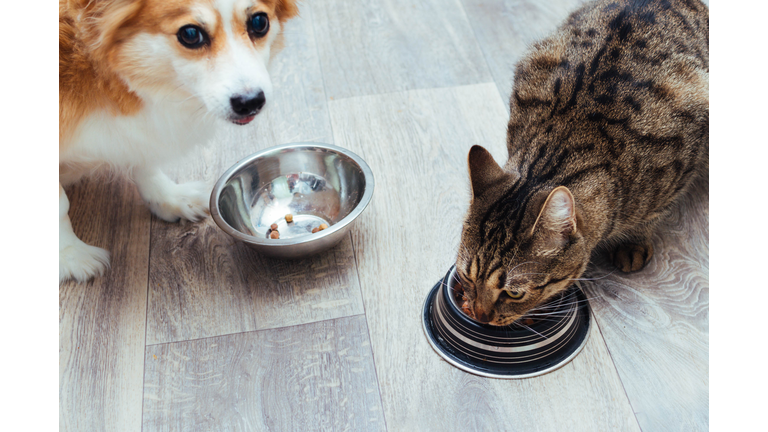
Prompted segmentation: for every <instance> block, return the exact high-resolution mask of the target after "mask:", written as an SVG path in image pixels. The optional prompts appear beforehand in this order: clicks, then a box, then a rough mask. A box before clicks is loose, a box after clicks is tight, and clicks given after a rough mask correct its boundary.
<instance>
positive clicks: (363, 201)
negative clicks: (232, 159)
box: [209, 141, 375, 248]
mask: <svg viewBox="0 0 768 432" xmlns="http://www.w3.org/2000/svg"><path fill="white" fill-rule="evenodd" d="M312 148H319V149H323V150H330V151H332V152H336V153H339V154H342V155H344V156H346V157H348V158H350V159H352V160H353V161H354V162H355V163H356V164H357V165H358V166H359V167H360V170H361V171H362V172H363V178H364V179H365V189H364V191H363V196H362V197H360V201H359V202H358V203H357V205H356V206H355V207H354V208H353V209H352V211H350V212H349V214H347V215H346V216H344V217H343V218H342V219H341V220H340V221H338V222H336V223H335V224H333V225H331V226H330V227H328V228H327V229H324V230H322V231H321V232H319V233H316V234H315V235H311V236H300V237H293V238H289V239H266V238H260V237H255V236H251V235H248V234H244V233H242V232H240V231H238V230H236V229H235V228H233V227H232V226H231V225H229V224H228V223H227V221H225V220H224V218H223V217H221V212H220V210H219V195H220V194H221V192H222V191H223V190H224V186H225V184H226V182H227V181H228V180H229V178H230V177H231V175H232V174H233V173H235V172H237V171H238V170H240V169H242V168H243V167H245V166H247V165H249V164H250V163H252V162H253V161H255V160H256V159H258V158H260V157H263V156H266V155H267V154H269V153H274V152H276V151H280V150H285V149H312ZM374 186H375V180H374V177H373V171H372V170H371V167H369V166H368V164H367V163H366V162H365V161H364V160H363V159H362V158H361V157H360V156H358V155H357V154H355V153H353V152H352V151H350V150H347V149H345V148H342V147H339V146H335V145H332V144H325V143H319V142H311V141H302V142H295V143H287V144H280V145H276V146H272V147H268V148H265V149H263V150H259V151H258V152H256V153H253V154H250V155H248V156H246V157H244V158H243V159H241V160H239V161H238V162H237V163H235V164H234V165H232V166H231V167H230V168H229V169H227V170H226V171H224V173H223V174H222V175H221V176H220V177H219V179H218V181H216V184H215V185H214V187H213V190H212V191H211V198H210V202H209V208H210V211H211V217H212V218H213V221H214V222H216V225H218V226H219V228H221V229H222V230H223V231H224V232H225V233H227V234H229V235H230V236H232V237H234V238H235V239H237V240H240V241H242V242H245V243H248V244H252V245H258V246H267V247H277V248H286V247H290V246H295V245H300V244H307V243H310V242H313V241H316V240H319V239H322V238H325V237H328V236H331V235H333V234H334V233H335V232H337V231H340V230H342V229H344V228H345V227H346V226H347V225H349V224H350V223H351V222H352V221H353V220H355V219H356V218H357V217H358V216H359V215H360V214H361V213H362V212H363V211H364V210H365V209H366V207H368V204H370V202H371V198H372V197H373V189H374Z"/></svg>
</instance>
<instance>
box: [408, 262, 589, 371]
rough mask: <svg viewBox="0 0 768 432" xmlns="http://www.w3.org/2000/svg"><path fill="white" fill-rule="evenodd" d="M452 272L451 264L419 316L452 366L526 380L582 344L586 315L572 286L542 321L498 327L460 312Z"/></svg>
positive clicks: (550, 368) (581, 295)
mask: <svg viewBox="0 0 768 432" xmlns="http://www.w3.org/2000/svg"><path fill="white" fill-rule="evenodd" d="M455 272H456V269H455V267H451V269H450V270H449V271H448V273H447V274H446V275H445V277H444V278H443V279H442V280H441V281H440V282H438V283H437V284H436V285H435V286H434V287H433V288H432V290H431V291H430V293H429V295H428V296H427V299H426V301H425V303H424V314H423V324H424V332H425V333H426V336H427V340H429V343H430V344H431V345H432V348H434V349H435V351H436V352H437V353H438V354H439V355H440V356H442V357H443V358H444V359H445V360H446V361H448V362H449V363H450V364H452V365H453V366H456V367H457V368H459V369H462V370H465V371H467V372H471V373H473V374H476V375H481V376H486V377H492V378H528V377H533V376H537V375H542V374H545V373H547V372H550V371H553V370H555V369H557V368H559V367H561V366H563V365H564V364H566V363H568V362H569V361H571V360H572V359H573V358H574V357H576V355H577V354H578V353H579V352H580V351H581V349H582V348H583V347H584V344H585V343H586V340H587V336H588V334H589V325H590V320H591V318H590V317H591V314H590V311H589V305H588V303H587V298H586V297H585V296H584V293H583V292H582V291H581V289H580V288H579V286H578V285H573V286H571V288H569V289H568V290H566V291H565V292H564V293H562V294H561V295H560V296H559V297H558V298H556V299H555V300H554V301H553V302H552V306H551V307H548V309H547V310H546V313H547V315H546V319H537V320H534V321H533V323H530V321H529V324H530V325H527V326H521V325H518V324H516V323H513V324H511V325H508V326H503V327H499V326H492V325H488V324H482V323H479V322H477V321H475V320H473V319H471V318H469V317H468V316H467V315H465V314H464V312H462V311H461V308H460V306H459V305H458V304H457V300H456V298H455V297H454V295H453V292H454V290H453V286H454V281H456V280H457V278H456V277H455ZM523 320H525V317H523Z"/></svg>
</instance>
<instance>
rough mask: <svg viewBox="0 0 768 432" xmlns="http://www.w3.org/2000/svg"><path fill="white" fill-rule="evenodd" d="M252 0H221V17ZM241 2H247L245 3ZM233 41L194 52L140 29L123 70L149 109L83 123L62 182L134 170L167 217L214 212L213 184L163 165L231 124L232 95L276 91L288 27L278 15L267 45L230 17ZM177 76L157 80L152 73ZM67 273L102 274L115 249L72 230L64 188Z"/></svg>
mask: <svg viewBox="0 0 768 432" xmlns="http://www.w3.org/2000/svg"><path fill="white" fill-rule="evenodd" d="M249 4H250V2H247V1H245V0H217V1H216V2H215V7H216V9H217V10H218V13H219V16H221V17H232V16H233V14H234V12H233V11H234V10H235V8H241V9H242V10H245V8H246V7H248V6H249ZM238 10H239V9H238ZM195 16H196V17H197V19H198V20H201V21H208V22H209V23H211V22H212V21H213V20H214V18H213V17H215V14H214V13H213V11H210V10H206V9H204V8H200V9H199V10H196V11H195ZM223 25H224V27H225V28H224V33H225V35H226V38H227V43H226V48H225V49H223V50H221V51H219V52H218V53H217V55H216V56H213V57H209V58H205V59H203V60H190V59H188V58H184V57H181V56H179V55H178V54H177V50H178V48H177V47H175V46H173V45H172V44H178V41H177V40H176V39H175V38H173V37H168V36H167V35H161V34H155V35H150V34H141V35H137V36H136V37H135V38H133V39H132V40H130V41H128V42H127V43H126V45H125V48H124V50H123V51H122V53H123V58H127V59H128V60H130V61H129V62H126V64H129V65H130V68H128V69H127V70H126V71H125V73H121V71H120V70H118V71H117V72H118V74H120V75H121V78H123V80H124V81H125V82H126V84H127V85H128V87H129V88H130V89H131V90H132V91H133V92H135V93H136V94H137V95H139V97H140V98H141V99H142V100H143V102H144V105H143V107H142V109H141V111H140V112H139V113H137V114H135V115H130V116H121V115H114V114H112V113H110V112H106V111H101V112H96V113H94V114H92V115H90V116H89V117H88V118H86V119H85V120H84V121H82V122H81V123H80V125H79V126H78V129H77V130H76V131H75V132H74V133H73V135H72V137H71V138H70V139H71V140H72V142H71V144H70V145H69V146H63V147H64V148H66V151H63V152H62V151H60V153H59V165H60V176H59V180H60V183H61V184H64V185H67V184H71V183H73V182H75V181H77V180H78V179H79V178H80V177H82V176H83V175H87V174H89V173H91V172H92V171H94V170H96V169H99V168H101V167H108V168H110V169H111V170H113V171H114V170H120V171H126V172H128V173H129V174H130V177H131V178H132V179H133V180H134V182H135V183H136V185H137V187H138V189H139V193H140V195H141V196H142V198H143V199H144V201H145V202H146V203H147V205H148V206H149V208H150V209H151V210H152V212H153V213H154V214H155V215H157V216H158V217H159V218H161V219H164V220H166V221H176V220H179V219H187V220H192V221H195V220H199V219H201V218H203V217H204V216H205V214H206V210H207V205H208V195H209V193H210V188H209V187H207V186H206V185H205V184H204V183H202V182H194V183H185V184H176V183H174V182H173V181H172V180H170V179H169V178H168V177H167V176H166V175H165V174H163V172H162V171H161V170H160V166H161V165H163V164H165V163H167V162H169V161H172V160H174V159H176V158H177V157H178V156H179V155H182V154H184V153H186V152H187V151H188V150H189V149H190V148H191V147H193V146H195V145H198V144H204V143H206V142H207V141H208V140H209V139H210V138H211V136H212V135H213V133H214V131H215V127H216V126H217V125H219V126H222V125H229V126H228V127H235V126H233V125H232V124H231V120H232V119H233V117H234V116H236V115H235V114H234V112H233V111H232V108H231V105H230V98H232V97H237V96H248V95H255V94H257V93H258V92H259V91H263V92H264V94H265V97H266V100H267V101H269V100H270V98H271V95H272V83H271V81H270V78H269V74H268V72H267V63H268V60H269V57H270V45H271V44H272V42H274V40H275V38H276V37H277V35H278V34H279V32H280V24H279V22H278V21H277V20H271V21H270V31H269V33H268V35H267V36H266V37H267V43H266V44H265V47H264V48H262V49H261V50H257V49H256V48H255V47H254V46H253V45H252V44H250V43H248V42H247V41H245V40H243V38H241V37H235V35H234V34H233V26H232V22H231V20H230V19H225V20H224V21H223ZM153 76H162V77H166V78H167V77H172V79H171V80H170V81H171V82H168V80H167V79H165V80H160V79H158V80H157V82H155V81H153V80H152V79H148V77H153ZM60 197H61V198H60V202H59V212H60V224H59V279H60V280H61V281H63V280H65V279H70V278H72V279H76V280H78V281H85V280H88V279H90V278H91V277H93V276H96V275H100V274H102V273H103V272H104V270H105V269H106V268H107V266H108V262H109V254H108V253H107V252H106V251H105V250H103V249H99V248H96V247H93V246H89V245H87V244H85V243H83V242H82V241H81V240H80V239H78V238H77V236H76V235H75V234H74V232H73V231H72V225H71V223H70V221H69V217H68V216H67V212H68V209H69V200H68V199H67V197H66V195H65V194H64V193H63V191H62V192H61V193H60Z"/></svg>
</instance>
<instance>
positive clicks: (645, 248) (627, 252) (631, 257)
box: [611, 242, 653, 273]
mask: <svg viewBox="0 0 768 432" xmlns="http://www.w3.org/2000/svg"><path fill="white" fill-rule="evenodd" d="M652 256H653V244H651V242H646V243H624V244H622V245H619V247H617V248H616V249H614V251H613V252H612V253H611V261H613V265H615V266H616V268H618V269H619V270H621V271H623V272H624V273H630V272H636V271H638V270H640V269H642V268H643V267H645V265H646V264H648V261H650V260H651V257H652Z"/></svg>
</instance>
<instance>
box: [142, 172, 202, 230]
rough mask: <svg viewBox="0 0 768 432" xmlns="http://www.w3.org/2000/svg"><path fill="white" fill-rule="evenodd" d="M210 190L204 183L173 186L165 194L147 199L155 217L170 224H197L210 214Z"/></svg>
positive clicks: (164, 191)
mask: <svg viewBox="0 0 768 432" xmlns="http://www.w3.org/2000/svg"><path fill="white" fill-rule="evenodd" d="M210 193H211V191H210V189H209V188H208V186H207V185H206V184H205V183H204V182H190V183H182V184H173V185H171V186H169V187H167V188H165V190H163V193H162V194H161V195H160V194H159V195H157V196H153V197H151V198H149V199H147V200H146V201H147V205H148V206H149V209H150V210H151V211H152V213H154V214H155V216H157V217H159V218H160V219H162V220H165V221H168V222H178V221H179V220H180V219H186V220H189V221H192V222H197V221H199V220H200V219H203V218H204V217H206V215H207V214H208V198H209V197H210Z"/></svg>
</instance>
